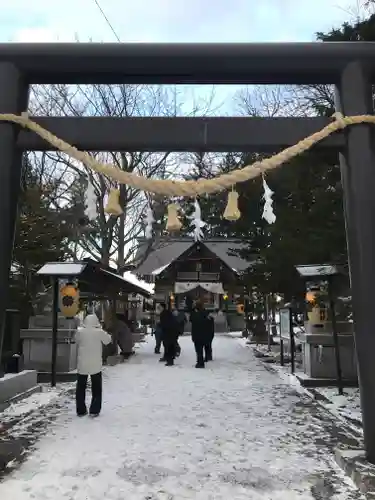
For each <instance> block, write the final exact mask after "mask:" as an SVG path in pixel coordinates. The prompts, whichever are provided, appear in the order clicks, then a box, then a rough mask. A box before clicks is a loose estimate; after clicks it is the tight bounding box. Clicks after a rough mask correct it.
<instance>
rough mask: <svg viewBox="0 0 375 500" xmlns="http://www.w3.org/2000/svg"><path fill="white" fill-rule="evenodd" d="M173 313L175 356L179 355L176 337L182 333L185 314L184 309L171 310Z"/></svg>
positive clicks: (179, 347) (179, 348) (179, 350)
mask: <svg viewBox="0 0 375 500" xmlns="http://www.w3.org/2000/svg"><path fill="white" fill-rule="evenodd" d="M173 315H174V316H175V318H176V323H177V339H176V356H177V357H179V356H180V355H181V346H180V344H179V342H178V338H179V337H181V335H183V334H184V331H185V323H186V316H185V313H184V311H179V310H178V309H175V310H174V311H173Z"/></svg>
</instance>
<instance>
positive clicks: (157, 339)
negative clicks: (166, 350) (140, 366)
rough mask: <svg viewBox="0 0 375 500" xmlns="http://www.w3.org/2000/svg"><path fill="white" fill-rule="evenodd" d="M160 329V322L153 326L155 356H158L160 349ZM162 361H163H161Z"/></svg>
mask: <svg viewBox="0 0 375 500" xmlns="http://www.w3.org/2000/svg"><path fill="white" fill-rule="evenodd" d="M162 333H163V332H162V329H161V326H160V322H159V321H158V322H157V323H156V326H155V331H154V335H155V354H160V348H161V339H162ZM163 361H164V359H163Z"/></svg>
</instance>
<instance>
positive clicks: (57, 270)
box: [37, 262, 86, 276]
mask: <svg viewBox="0 0 375 500" xmlns="http://www.w3.org/2000/svg"><path fill="white" fill-rule="evenodd" d="M85 267H86V264H81V263H75V262H48V263H47V264H44V266H43V267H41V268H40V269H39V271H38V272H37V274H39V275H45V276H78V275H79V274H81V273H82V271H83V270H84V268H85Z"/></svg>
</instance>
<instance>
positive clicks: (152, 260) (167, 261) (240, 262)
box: [135, 238, 255, 276]
mask: <svg viewBox="0 0 375 500" xmlns="http://www.w3.org/2000/svg"><path fill="white" fill-rule="evenodd" d="M195 243H196V242H195V241H194V240H192V239H191V238H176V239H173V238H172V239H168V240H162V241H160V242H159V244H157V245H156V246H155V247H154V248H152V249H151V250H150V249H148V244H147V242H146V241H141V245H140V248H139V250H138V253H137V255H136V259H135V260H136V262H141V264H140V265H139V266H138V267H137V268H136V271H135V272H136V273H137V274H138V275H154V276H157V275H159V274H161V273H162V272H163V271H164V270H165V269H166V268H167V267H169V266H170V265H171V264H172V263H173V262H174V261H175V260H177V259H178V258H179V257H180V256H181V255H182V254H184V253H185V252H186V251H187V250H188V249H189V248H191V247H193V246H194V245H195ZM199 243H200V244H201V245H203V246H205V247H206V248H207V249H208V250H209V251H211V252H212V253H213V254H215V255H216V256H217V258H218V259H220V260H221V261H222V262H224V264H226V265H227V266H228V267H229V268H231V269H232V270H233V272H235V273H240V272H242V271H245V270H246V269H247V268H248V267H250V266H251V262H249V261H246V260H244V259H242V258H241V257H239V256H238V255H236V254H235V253H234V252H235V251H238V250H241V249H244V248H246V246H245V245H244V244H243V243H241V242H240V241H238V240H231V239H226V240H224V239H219V238H217V239H216V238H212V239H207V240H204V241H201V242H199ZM147 252H149V254H148V255H147V257H145V258H144V255H145V253H147ZM143 259H144V260H143ZM254 260H255V259H254Z"/></svg>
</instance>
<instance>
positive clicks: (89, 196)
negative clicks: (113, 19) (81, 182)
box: [85, 179, 98, 221]
mask: <svg viewBox="0 0 375 500" xmlns="http://www.w3.org/2000/svg"><path fill="white" fill-rule="evenodd" d="M85 215H86V217H87V218H88V219H89V220H90V221H94V220H96V218H97V217H98V211H97V208H96V194H95V188H94V185H93V183H92V182H91V180H90V179H88V183H87V188H86V192H85Z"/></svg>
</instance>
